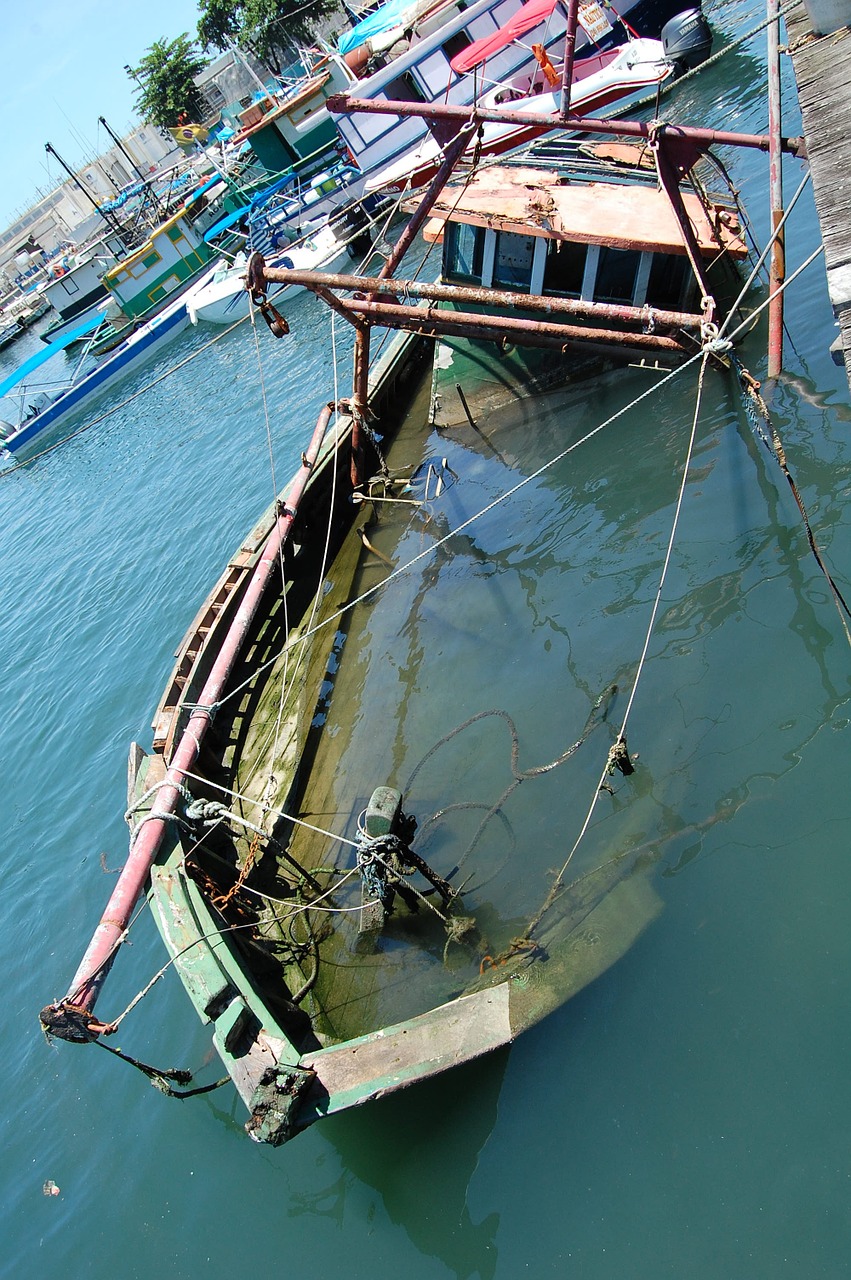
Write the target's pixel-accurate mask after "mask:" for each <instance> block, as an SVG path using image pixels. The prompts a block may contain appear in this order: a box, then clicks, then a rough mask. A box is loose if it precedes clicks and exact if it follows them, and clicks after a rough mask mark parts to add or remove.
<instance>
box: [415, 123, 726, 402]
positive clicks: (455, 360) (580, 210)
mask: <svg viewBox="0 0 851 1280" xmlns="http://www.w3.org/2000/svg"><path fill="white" fill-rule="evenodd" d="M617 155H618V161H617V162H611V161H607V160H605V159H604V158H603V156H602V155H600V154H598V155H596V156H594V155H593V154H592V155H590V156H586V157H582V156H581V155H579V154H578V152H577V153H575V154H574V155H573V160H574V161H575V163H574V164H573V165H572V166H557V165H550V166H543V165H542V166H540V167H539V166H536V165H534V164H522V163H521V164H518V165H503V166H498V167H497V166H494V167H491V168H483V169H482V170H481V171H480V172H479V173H477V174H476V175H475V176H474V177H473V178H472V179H470V180H469V181H468V182H467V184H466V185H465V186H463V187H460V188H459V187H457V186H455V187H447V188H446V189H445V191H444V192H443V193H442V194H441V196H440V198H439V199H438V201H437V203H436V204H435V205H434V206H433V209H432V214H433V218H432V221H431V222H430V223H429V224H428V226H427V228H426V238H427V239H431V240H433V241H434V240H439V239H442V241H443V268H442V280H443V282H444V283H445V284H446V285H448V286H455V287H457V288H458V289H460V290H461V291H462V292H461V293H459V294H458V295H457V296H455V297H452V298H450V299H447V300H445V301H444V302H442V304H441V306H442V311H443V312H444V313H445V311H446V310H451V311H454V312H457V313H466V314H467V316H468V319H467V320H466V321H465V320H464V319H462V316H461V314H459V315H458V319H457V322H456V323H455V331H454V332H453V331H452V329H450V330H449V331H447V333H446V334H444V335H442V336H440V338H439V339H438V344H439V349H438V352H437V354H436V357H435V379H434V396H433V416H434V420H435V422H436V423H437V424H438V425H440V426H451V425H454V423H455V422H458V421H461V420H462V416H463V414H465V413H466V410H465V409H464V407H463V403H461V404H459V393H458V392H457V385H458V384H461V385H463V387H464V392H465V397H466V401H467V404H468V405H472V404H473V403H478V404H479V405H481V406H482V407H484V406H486V407H488V408H491V407H496V402H497V400H498V399H500V398H505V396H506V395H509V396H510V395H513V394H516V393H517V392H520V393H521V394H528V393H530V392H535V391H538V390H543V389H545V388H546V387H548V386H554V385H557V384H558V383H559V382H564V381H566V380H572V379H573V378H574V377H577V376H580V375H581V374H582V373H583V372H591V371H592V366H593V370H596V369H597V368H599V366H600V359H601V356H602V358H603V359H607V360H608V361H609V362H617V361H618V360H621V361H623V360H624V358H625V359H626V360H633V359H636V358H638V359H643V358H645V356H649V355H652V356H653V359H654V362H658V360H659V359H661V358H662V357H664V358H665V360H666V362H670V361H671V360H673V359H675V358H677V357H679V356H681V355H683V354H684V353H688V352H690V351H693V350H694V349H696V344H697V341H698V339H697V333H698V331H699V329H700V323H701V318H702V316H701V295H702V290H701V287H700V285H699V284H698V282H697V280H696V278H695V276H694V273H693V271H692V268H691V264H690V262H689V258H688V256H687V253H686V248H685V244H684V241H683V236H682V232H681V229H680V226H679V224H678V222H677V218H676V215H675V213H674V210H673V208H672V206H671V203H670V201H669V199H668V197H667V195H666V193H665V192H664V190H663V189H662V188H661V186H660V185H659V184H658V183H657V182H656V178H655V172H654V170H653V169H652V168H647V167H646V164H645V160H646V152H644V151H642V148H640V147H635V146H629V147H619V148H618V150H617ZM583 159H585V160H590V161H591V164H590V167H589V166H588V165H586V166H585V167H584V168H583V167H582V166H581V164H580V163H579V162H580V161H582V160H583ZM681 194H682V198H683V202H684V206H685V210H686V215H687V217H688V220H689V224H690V226H691V229H692V232H693V234H694V236H695V240H696V243H697V246H698V249H699V251H700V254H701V256H702V259H703V263H704V267H705V274H706V277H707V280H708V281H709V282H710V283H711V285H712V287H713V288H716V287H717V288H718V289H719V290H720V291H722V292H724V293H726V291H727V290H726V288H725V287H724V283H723V278H724V277H726V276H729V275H730V274H731V266H732V264H733V263H734V262H735V261H737V260H739V259H743V258H745V257H747V253H748V250H747V245H746V244H745V242H744V240H743V238H742V233H741V230H740V227H739V222H738V217H737V213H736V210H735V208H734V207H733V206H732V204H731V203H729V202H726V203H725V202H723V201H721V199H720V198H719V197H714V196H712V197H708V196H707V195H706V193H705V192H703V193H702V194H698V192H697V190H695V189H692V190H683V191H682V193H681ZM465 289H466V291H467V293H466V296H465V295H464V293H463V291H464V290H465ZM471 289H473V290H475V291H476V293H475V295H473V294H471V293H470V290H471ZM483 291H487V293H484V292H483ZM488 294H490V295H491V296H488ZM522 295H528V297H529V305H528V306H525V305H524V304H523V303H522V301H521V297H522ZM550 300H552V301H550ZM556 300H559V301H556ZM487 315H490V316H500V317H502V323H503V324H504V325H506V326H513V328H512V329H511V330H510V332H509V331H506V330H505V329H502V330H500V331H498V332H497V331H495V330H494V329H493V328H488V327H487V320H486V317H487ZM475 326H478V329H477V328H476V327H475ZM689 332H691V334H692V335H693V337H692V340H691V341H689V339H688V334H689ZM586 366H587V368H586Z"/></svg>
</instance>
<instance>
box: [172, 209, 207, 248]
mask: <svg viewBox="0 0 851 1280" xmlns="http://www.w3.org/2000/svg"><path fill="white" fill-rule="evenodd" d="M201 212H202V211H201V210H200V209H199V210H198V213H201ZM196 217H197V214H196ZM166 235H167V236H168V238H169V240H170V241H171V242H172V244H177V242H178V240H182V239H183V231H182V230H181V228H180V227H169V229H168V231H167V232H166Z"/></svg>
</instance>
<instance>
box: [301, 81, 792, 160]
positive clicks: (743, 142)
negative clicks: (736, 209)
mask: <svg viewBox="0 0 851 1280" xmlns="http://www.w3.org/2000/svg"><path fill="white" fill-rule="evenodd" d="M325 105H326V106H327V107H328V110H329V111H332V112H336V113H337V114H341V115H348V114H351V113H352V112H357V111H362V112H365V113H366V114H367V115H393V116H418V117H419V118H420V119H423V120H426V121H428V120H447V121H448V120H457V121H458V122H459V123H466V122H467V121H472V122H473V123H475V124H514V125H516V124H522V125H523V127H524V128H527V127H528V128H532V129H540V130H542V131H546V130H552V129H572V130H575V131H576V132H579V133H601V134H608V135H617V136H619V137H623V138H644V139H647V140H649V139H650V138H651V137H652V136H653V134H654V133H658V132H664V134H665V135H666V136H668V137H675V138H683V139H688V140H689V141H690V142H696V143H699V144H700V145H701V146H705V147H711V146H731V147H737V146H738V147H749V148H752V149H756V150H758V151H768V149H769V143H770V139H769V135H768V134H766V133H733V132H731V131H729V130H724V129H696V128H692V127H690V126H686V125H670V124H665V125H661V126H660V125H659V124H658V123H654V122H653V121H647V122H644V121H639V120H601V119H598V118H596V117H593V116H587V117H586V116H574V115H568V116H558V117H557V116H551V115H533V114H532V113H531V112H530V113H527V112H525V111H524V112H523V114H522V115H521V114H519V113H518V112H517V111H506V110H505V109H502V110H500V109H499V108H484V107H459V106H453V105H451V104H447V103H423V102H390V101H387V100H386V99H381V100H380V101H379V100H373V99H371V98H350V97H348V96H347V95H346V94H343V93H337V94H334V95H333V96H332V97H330V98H328V100H327V102H326V104H325ZM780 147H781V150H783V151H784V152H787V153H789V154H790V155H794V156H802V157H806V148H805V144H804V139H803V138H781V139H780Z"/></svg>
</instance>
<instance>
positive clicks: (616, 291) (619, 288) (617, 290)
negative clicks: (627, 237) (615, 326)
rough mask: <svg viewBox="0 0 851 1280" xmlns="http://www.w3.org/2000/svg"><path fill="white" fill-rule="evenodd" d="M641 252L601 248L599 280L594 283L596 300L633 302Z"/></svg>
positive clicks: (598, 264) (598, 266)
mask: <svg viewBox="0 0 851 1280" xmlns="http://www.w3.org/2000/svg"><path fill="white" fill-rule="evenodd" d="M640 261H641V253H640V252H639V251H638V250H637V249H611V248H609V247H608V246H606V245H603V246H601V248H600V257H599V260H598V263H597V280H596V283H595V285H594V300H595V301H596V302H632V299H633V295H634V293H635V277H636V276H637V274H638V264H639V263H640Z"/></svg>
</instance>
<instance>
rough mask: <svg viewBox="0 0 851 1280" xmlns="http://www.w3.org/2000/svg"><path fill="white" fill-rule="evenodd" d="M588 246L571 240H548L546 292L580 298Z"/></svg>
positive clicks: (562, 296)
mask: <svg viewBox="0 0 851 1280" xmlns="http://www.w3.org/2000/svg"><path fill="white" fill-rule="evenodd" d="M587 256H588V246H587V245H584V244H573V243H572V242H571V241H569V240H548V241H547V260H546V263H545V265H544V293H550V294H556V295H557V296H558V297H560V298H578V297H580V296H581V294H582V277H583V276H584V274H585V259H586V258H587Z"/></svg>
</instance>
